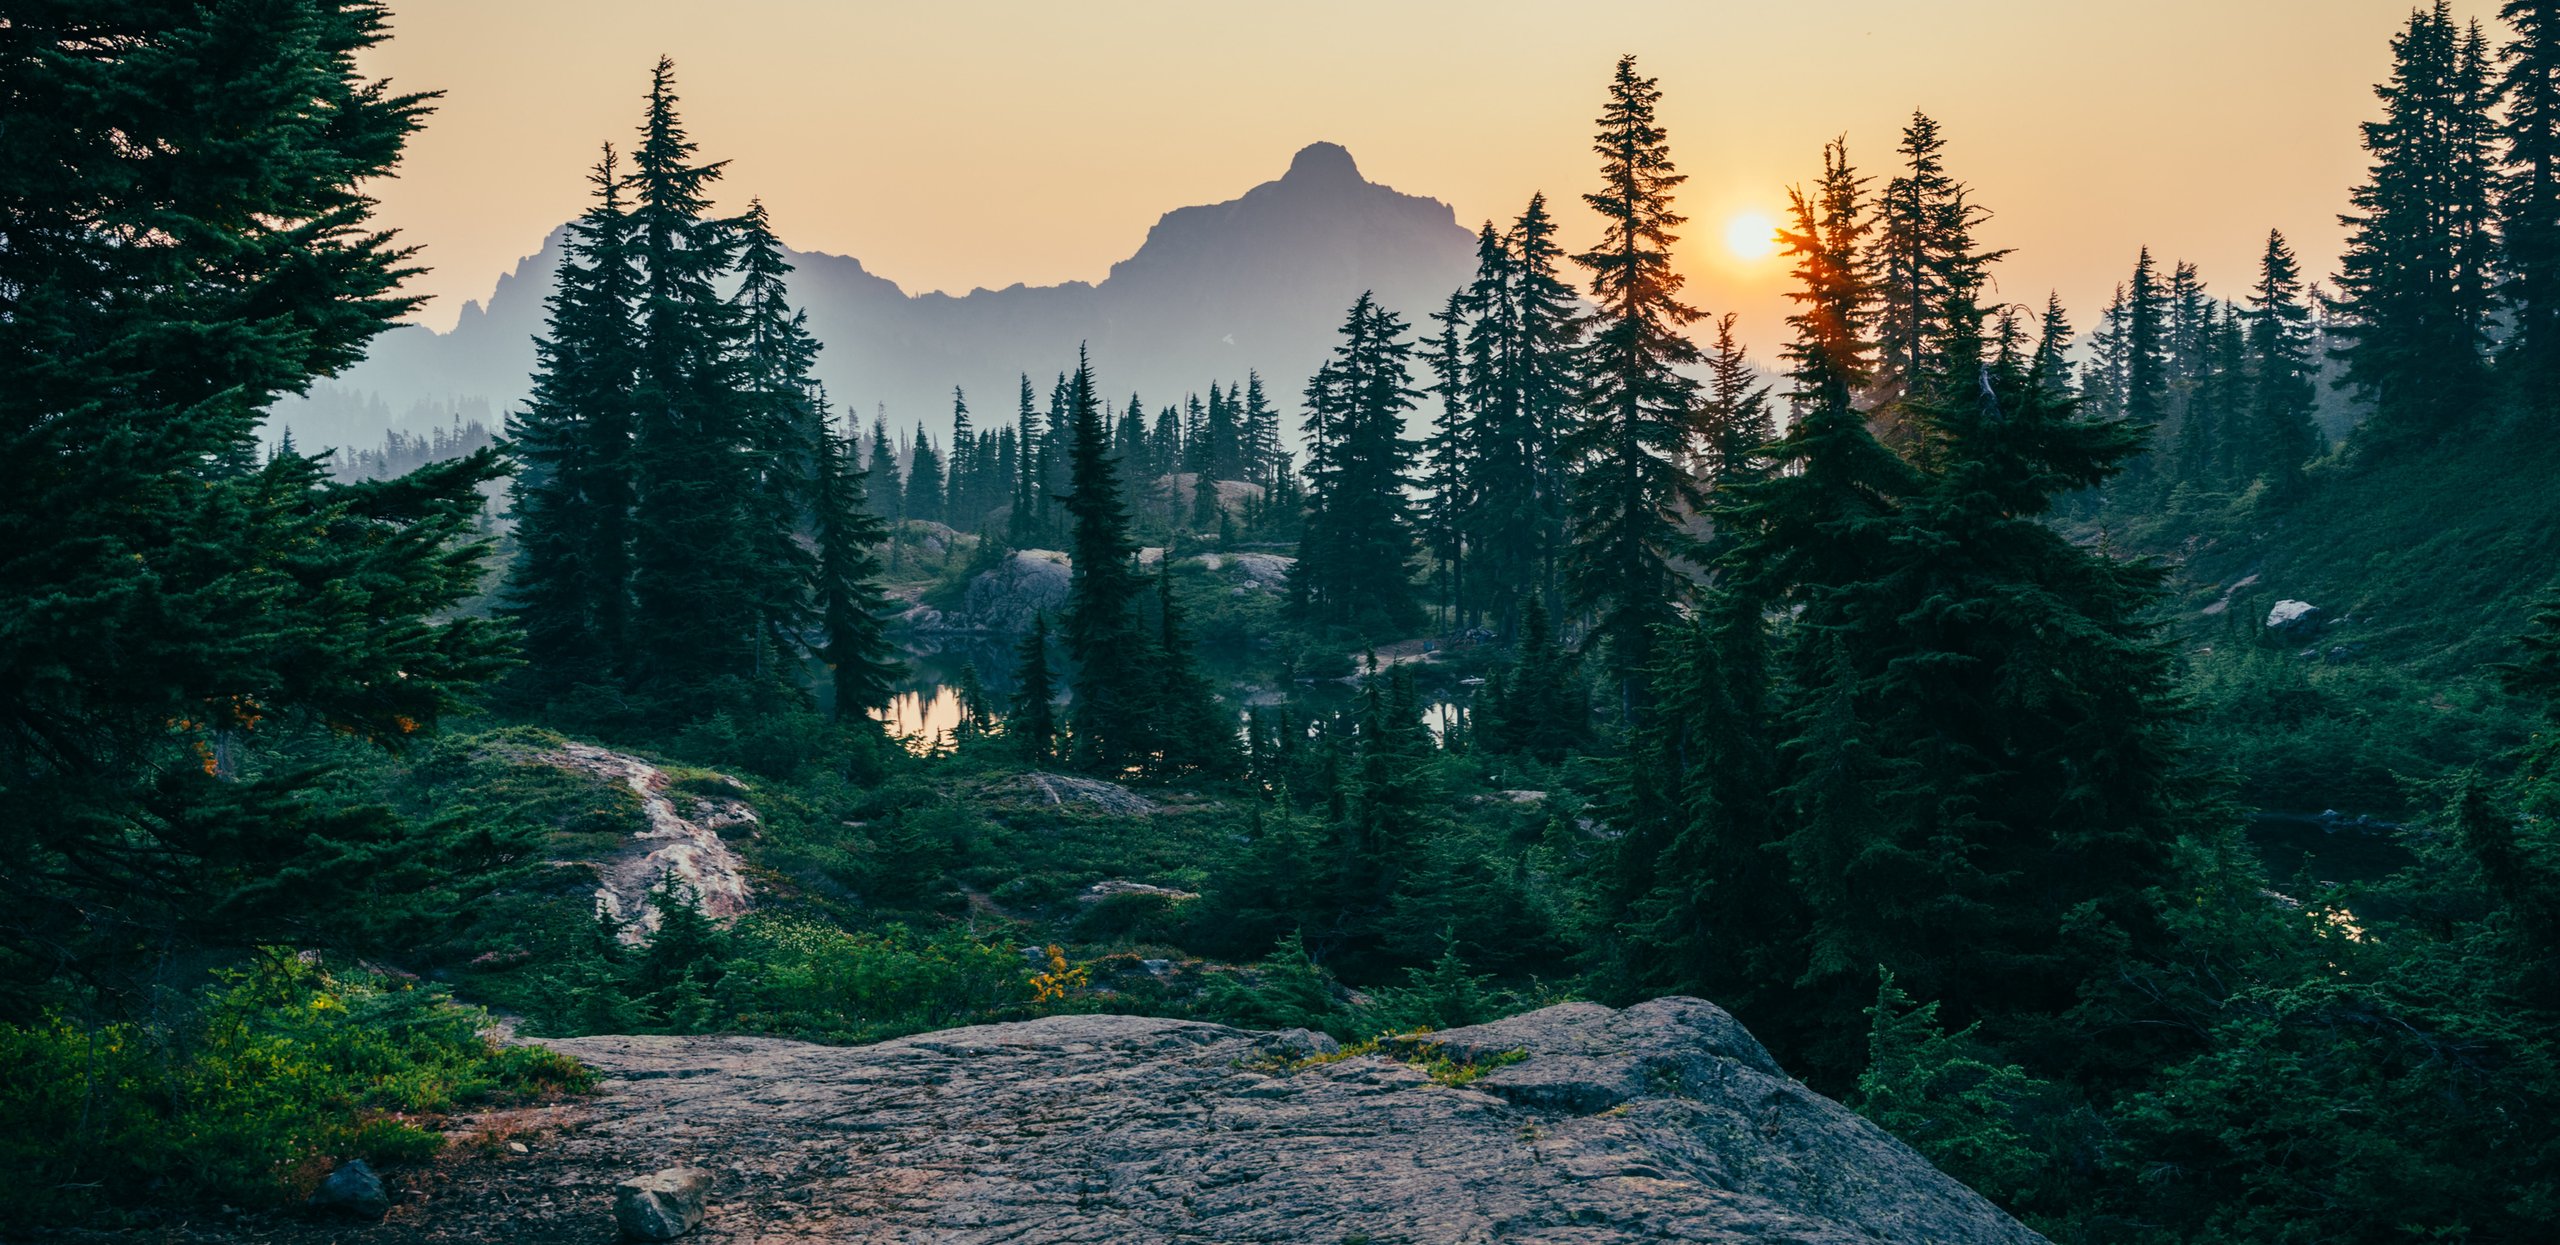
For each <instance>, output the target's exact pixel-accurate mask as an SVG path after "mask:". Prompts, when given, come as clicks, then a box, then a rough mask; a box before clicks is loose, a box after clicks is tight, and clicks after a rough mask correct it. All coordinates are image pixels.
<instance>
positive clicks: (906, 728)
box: [871, 683, 960, 739]
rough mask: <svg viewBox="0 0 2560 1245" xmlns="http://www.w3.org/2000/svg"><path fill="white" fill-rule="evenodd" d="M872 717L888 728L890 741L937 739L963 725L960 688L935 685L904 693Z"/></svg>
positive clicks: (874, 712)
mask: <svg viewBox="0 0 2560 1245" xmlns="http://www.w3.org/2000/svg"><path fill="white" fill-rule="evenodd" d="M871 716H872V717H873V718H875V719H878V720H879V721H880V722H882V723H884V724H886V725H887V726H888V728H889V735H890V737H891V738H894V739H938V738H940V737H941V736H942V733H943V732H944V731H948V730H956V729H958V728H959V726H960V689H959V688H956V687H953V686H951V685H950V684H948V683H935V684H931V685H929V686H925V687H920V688H913V689H910V690H907V691H902V692H899V693H898V694H897V695H896V696H894V697H892V698H891V699H890V701H889V707H888V708H886V709H874V710H872V711H871Z"/></svg>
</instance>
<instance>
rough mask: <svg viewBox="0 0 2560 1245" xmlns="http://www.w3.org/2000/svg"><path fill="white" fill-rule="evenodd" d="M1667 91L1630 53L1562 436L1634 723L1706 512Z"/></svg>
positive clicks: (1600, 636)
mask: <svg viewBox="0 0 2560 1245" xmlns="http://www.w3.org/2000/svg"><path fill="white" fill-rule="evenodd" d="M1661 97H1662V93H1661V91H1660V90H1659V89H1658V88H1656V87H1655V85H1654V80H1653V79H1651V78H1642V77H1638V76H1637V75H1636V70H1635V58H1634V57H1632V56H1627V57H1621V58H1619V61H1618V69H1617V74H1616V76H1615V77H1614V78H1613V79H1612V80H1611V82H1610V85H1609V105H1608V107H1607V108H1606V109H1605V110H1603V111H1602V113H1601V115H1600V120H1599V125H1600V133H1599V136H1598V139H1597V140H1596V141H1595V143H1594V144H1593V150H1594V151H1596V152H1598V153H1599V155H1600V158H1601V181H1602V188H1601V189H1600V190H1598V191H1596V192H1594V193H1591V194H1587V195H1584V196H1583V201H1584V202H1585V203H1588V204H1590V205H1591V208H1592V210H1593V211H1595V212H1598V213H1599V214H1600V217H1601V220H1602V222H1603V232H1602V234H1601V238H1600V242H1599V245H1597V246H1595V247H1593V248H1592V249H1591V250H1589V251H1587V252H1585V253H1583V254H1581V255H1577V256H1575V257H1574V262H1575V263H1577V264H1580V265H1582V266H1583V267H1584V268H1586V269H1589V270H1590V272H1591V289H1590V292H1591V295H1592V298H1593V299H1594V301H1596V302H1597V303H1598V304H1599V308H1600V309H1599V311H1598V313H1597V315H1596V317H1595V326H1594V328H1593V330H1592V334H1591V339H1590V347H1589V351H1588V354H1587V355H1586V356H1585V361H1584V380H1585V385H1586V387H1585V389H1584V391H1583V402H1582V409H1581V411H1580V414H1579V417H1578V419H1577V420H1576V422H1575V423H1574V425H1573V426H1572V427H1571V428H1570V429H1568V430H1567V432H1566V434H1565V435H1564V436H1563V437H1562V438H1561V439H1560V449H1561V452H1562V454H1563V456H1564V458H1565V459H1566V460H1568V461H1570V462H1571V463H1572V464H1573V465H1574V475H1573V478H1572V481H1571V490H1572V491H1571V498H1572V501H1571V514H1572V520H1573V523H1572V532H1571V537H1570V542H1571V543H1570V547H1569V549H1568V550H1567V558H1566V575H1565V578H1566V586H1567V589H1568V597H1569V599H1570V600H1571V601H1572V603H1573V607H1574V608H1575V609H1576V610H1577V611H1580V612H1583V613H1585V614H1587V615H1589V616H1590V617H1591V619H1592V637H1593V638H1594V639H1595V640H1599V641H1602V642H1604V643H1605V644H1606V645H1607V653H1608V657H1607V660H1608V663H1609V669H1610V671H1611V673H1612V674H1613V675H1615V676H1616V680H1617V683H1618V701H1619V706H1620V713H1621V715H1622V716H1629V715H1632V713H1633V711H1634V708H1635V706H1636V705H1637V703H1638V702H1639V700H1640V699H1641V697H1640V694H1639V685H1640V683H1641V681H1642V678H1643V671H1644V670H1645V668H1646V667H1647V666H1648V665H1649V664H1650V663H1651V661H1652V645H1653V633H1654V629H1655V628H1657V627H1661V626H1664V625H1667V624H1669V623H1671V622H1673V621H1675V620H1676V619H1677V618H1678V612H1677V608H1676V598H1677V596H1678V593H1679V591H1680V582H1679V572H1678V571H1677V570H1675V569H1674V567H1673V565H1672V564H1673V562H1674V560H1675V559H1678V558H1682V557H1684V556H1686V555H1687V553H1688V547H1687V546H1688V542H1687V538H1686V536H1685V535H1684V534H1683V533H1682V531H1681V526H1680V525H1681V512H1682V508H1683V507H1688V508H1692V509H1694V508H1695V507H1696V506H1698V505H1699V504H1700V501H1701V499H1700V497H1699V495H1698V492H1697V488H1696V486H1695V485H1694V484H1693V483H1692V482H1691V481H1690V480H1689V478H1688V476H1687V474H1686V473H1685V472H1683V471H1682V470H1681V465H1680V460H1681V458H1682V457H1683V455H1684V453H1685V451H1686V450H1687V448H1688V439H1689V430H1690V426H1691V421H1692V420H1694V419H1695V417H1696V408H1697V382H1696V381H1694V380H1691V379H1690V378H1689V377H1688V376H1687V375H1686V374H1685V373H1684V372H1682V371H1681V369H1683V368H1688V367H1693V366H1695V365H1696V364H1697V363H1698V362H1699V359H1700V356H1699V351H1698V348H1697V346H1696V345H1695V344H1694V343H1692V342H1691V341H1690V340H1689V339H1688V337H1687V336H1686V335H1685V334H1684V333H1683V332H1682V331H1681V330H1682V329H1683V328H1684V327H1685V326H1687V325H1688V324H1689V323H1690V322H1691V321H1694V320H1696V319H1697V318H1698V317H1699V315H1700V313H1699V311H1698V310H1697V309H1696V308H1694V307H1691V306H1689V305H1688V304H1687V303H1684V302H1682V301H1680V287H1681V283H1682V282H1681V276H1680V274H1679V273H1677V272H1675V271H1673V270H1672V267H1671V244H1672V243H1673V242H1676V241H1678V240H1679V235H1677V234H1675V233H1673V232H1672V231H1673V230H1675V229H1677V228H1678V227H1679V226H1680V224H1681V221H1682V219H1683V218H1682V217H1681V216H1679V215H1678V214H1677V213H1675V212H1673V211H1672V210H1671V194H1672V192H1673V191H1674V190H1676V189H1678V187H1679V186H1680V184H1681V183H1682V182H1683V181H1685V180H1687V179H1686V178H1685V177H1684V176H1683V175H1682V174H1680V173H1678V172H1676V171H1675V170H1674V169H1673V166H1672V163H1671V150H1670V146H1669V144H1668V143H1667V142H1666V141H1665V138H1664V135H1663V132H1662V129H1661V127H1660V126H1659V125H1658V124H1656V122H1655V120H1654V106H1655V104H1656V103H1658V102H1659V101H1660V99H1661Z"/></svg>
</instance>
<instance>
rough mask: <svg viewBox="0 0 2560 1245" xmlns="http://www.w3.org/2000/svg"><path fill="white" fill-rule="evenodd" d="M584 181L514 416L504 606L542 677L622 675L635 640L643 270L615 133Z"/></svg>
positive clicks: (550, 680) (551, 684)
mask: <svg viewBox="0 0 2560 1245" xmlns="http://www.w3.org/2000/svg"><path fill="white" fill-rule="evenodd" d="M588 180H589V181H590V182H591V183H592V184H593V185H594V186H595V201H594V204H593V205H592V206H590V207H589V208H588V209H587V211H586V212H585V213H584V214H583V215H581V216H580V217H579V218H578V219H577V221H576V222H574V223H573V224H571V225H570V227H569V230H568V233H567V236H566V237H565V238H564V240H563V241H562V244H561V251H562V254H561V261H560V276H559V282H558V285H557V286H556V287H555V288H554V289H553V291H552V293H551V296H550V299H549V301H548V304H547V307H548V311H549V317H548V320H547V321H546V323H545V327H544V335H543V336H542V337H540V338H538V339H536V340H535V342H534V374H533V397H532V399H531V401H530V402H528V403H527V404H526V407H525V409H524V410H523V411H522V412H519V413H517V414H514V415H512V416H510V417H509V419H508V423H507V440H508V448H509V452H510V453H511V454H512V455H513V456H514V457H515V459H516V462H517V464H518V466H517V470H516V475H515V479H514V480H513V481H511V482H510V484H509V486H508V497H509V501H510V504H511V508H512V510H513V513H514V515H515V520H516V530H515V539H516V550H517V554H516V563H515V566H514V567H513V568H512V571H511V573H510V574H509V576H508V583H507V594H506V596H507V600H506V605H505V611H506V613H507V615H508V616H509V617H511V618H513V619H514V620H515V622H516V624H517V625H518V626H519V627H521V628H522V629H523V633H524V656H525V677H526V678H528V679H529V680H530V681H532V682H534V683H535V684H537V685H538V686H542V687H548V688H566V687H570V686H574V685H577V684H580V683H607V682H611V681H613V680H615V679H616V678H618V677H619V675H620V673H621V671H622V669H623V666H624V663H625V662H626V661H627V659H628V656H629V653H628V647H629V644H630V625H631V508H632V495H633V485H634V482H633V478H632V461H631V457H632V445H631V422H632V392H631V386H632V382H633V379H634V376H635V374H636V372H637V370H638V364H637V360H636V358H635V344H636V334H635V328H634V324H633V315H634V311H635V306H636V304H637V302H638V289H637V284H638V283H637V280H636V278H635V275H634V270H633V268H632V265H631V261H630V258H629V255H628V244H629V236H628V231H629V223H630V222H629V216H628V214H627V213H626V212H625V211H624V210H623V206H622V197H621V196H622V185H621V173H620V170H619V169H618V167H617V165H616V162H615V158H614V152H613V148H612V147H611V146H610V145H608V146H606V147H605V149H604V154H603V156H602V157H601V158H599V159H598V160H597V162H596V166H595V171H594V173H593V175H592V176H591V177H590V178H589V179H588Z"/></svg>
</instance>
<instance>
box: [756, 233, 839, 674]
mask: <svg viewBox="0 0 2560 1245" xmlns="http://www.w3.org/2000/svg"><path fill="white" fill-rule="evenodd" d="M738 273H739V277H740V281H739V285H738V293H737V296H736V300H735V302H736V307H737V314H738V320H739V329H740V332H739V359H738V392H737V398H738V400H739V401H740V402H741V403H742V404H743V408H744V409H743V410H742V412H741V415H740V418H741V429H740V431H741V434H742V441H743V448H744V450H745V453H746V456H747V462H746V467H747V470H748V471H749V473H750V477H751V479H752V482H753V483H752V491H751V493H750V495H749V497H748V507H747V515H746V523H747V524H748V529H749V530H748V537H749V541H750V543H751V546H752V549H753V562H752V565H751V566H750V567H749V568H748V579H749V582H750V585H751V589H752V591H753V593H754V596H755V604H756V608H757V612H758V614H759V616H760V624H759V631H760V633H761V636H760V639H759V642H758V648H757V653H756V660H757V663H758V665H757V669H758V670H759V671H762V669H763V668H764V667H763V663H764V662H765V661H766V660H767V659H768V658H771V659H774V660H776V661H789V660H792V659H794V658H796V657H797V656H798V655H799V651H800V648H801V639H800V637H801V636H802V635H803V634H804V633H805V632H806V631H807V630H808V627H809V625H810V624H811V623H812V622H814V621H815V618H814V617H813V613H812V602H811V599H810V595H809V585H810V583H811V581H812V580H813V579H814V577H815V576H816V575H817V565H816V560H815V559H814V558H813V557H812V556H811V554H810V551H809V549H808V547H807V546H806V545H804V544H803V543H802V541H801V537H802V535H803V530H804V527H805V520H806V519H807V518H808V516H809V511H810V509H811V507H810V504H809V502H810V489H811V484H812V482H813V481H814V480H815V479H816V475H817V466H816V455H817V449H818V447H817V441H818V439H819V438H820V437H821V436H823V435H824V421H825V417H824V416H823V415H822V414H821V413H820V412H819V411H818V409H817V401H816V398H817V382H816V381H815V380H814V379H813V378H812V377H811V376H810V369H811V368H812V367H813V366H814V365H815V364H816V362H817V358H818V342H817V339H816V338H814V337H812V336H810V334H809V324H808V316H807V315H806V314H804V313H802V312H800V311H798V310H796V309H794V308H793V307H792V306H791V303H790V290H789V288H788V287H787V286H786V285H785V284H784V278H786V277H788V276H789V275H790V273H791V264H790V261H789V260H787V259H786V258H784V255H783V250H782V242H781V240H780V239H778V238H776V237H774V234H773V228H772V223H771V221H770V220H769V219H768V218H767V217H766V214H765V210H764V204H763V203H761V202H755V203H751V204H749V205H748V208H747V214H746V216H744V217H743V218H741V219H740V221H739V247H738Z"/></svg>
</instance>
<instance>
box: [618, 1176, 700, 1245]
mask: <svg viewBox="0 0 2560 1245" xmlns="http://www.w3.org/2000/svg"><path fill="white" fill-rule="evenodd" d="M710 1191H711V1173H709V1172H707V1171H704V1170H702V1169H701V1168H699V1167H670V1168H667V1169H665V1170H663V1171H655V1172H651V1173H649V1174H648V1175H646V1176H634V1177H632V1178H631V1179H629V1180H625V1181H623V1182H621V1183H620V1184H617V1185H615V1186H613V1221H614V1222H615V1223H616V1224H618V1225H620V1226H621V1228H622V1239H624V1240H626V1241H672V1240H674V1239H676V1238H677V1237H679V1236H683V1235H684V1234H685V1233H687V1232H691V1231H693V1230H694V1229H695V1228H698V1227H701V1226H702V1199H703V1195H704V1194H707V1193H709V1192H710Z"/></svg>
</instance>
